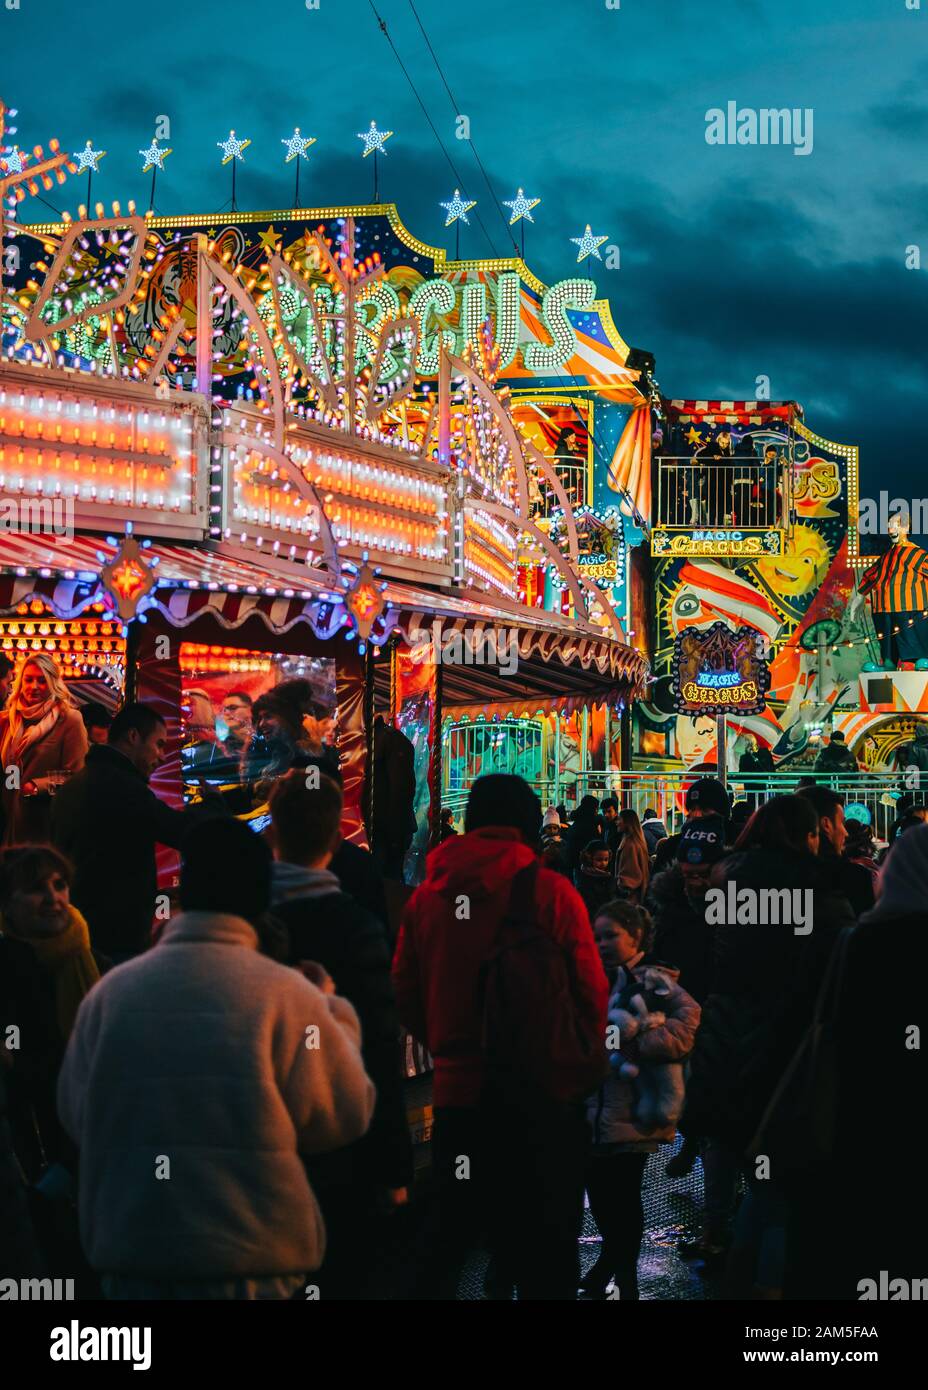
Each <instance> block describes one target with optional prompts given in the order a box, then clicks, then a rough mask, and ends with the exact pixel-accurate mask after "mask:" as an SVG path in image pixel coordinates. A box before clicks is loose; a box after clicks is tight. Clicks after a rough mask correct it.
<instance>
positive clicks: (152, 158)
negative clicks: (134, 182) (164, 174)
mask: <svg viewBox="0 0 928 1390" xmlns="http://www.w3.org/2000/svg"><path fill="white" fill-rule="evenodd" d="M139 154H140V155H141V156H142V158H143V159H144V161H145V163H144V165H143V166H142V173H143V174H147V173H148V171H149V169H163V168H164V161H165V160H166V159H167V157H168V155H169V154H173V150H162V149H159V147H158V137H157V135H156V136H155V138H154V139H153V140H152V142H151V144H150V145H149V147H148V149H147V150H139Z"/></svg>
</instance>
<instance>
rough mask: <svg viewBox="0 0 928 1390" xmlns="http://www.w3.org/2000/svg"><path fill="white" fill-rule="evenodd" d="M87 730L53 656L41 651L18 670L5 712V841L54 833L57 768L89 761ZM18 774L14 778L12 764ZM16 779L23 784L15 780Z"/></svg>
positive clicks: (1, 743) (1, 756)
mask: <svg viewBox="0 0 928 1390" xmlns="http://www.w3.org/2000/svg"><path fill="white" fill-rule="evenodd" d="M86 752H87V731H86V729H85V728H84V721H83V719H82V718H81V716H80V713H79V712H78V710H77V709H76V708H75V706H74V702H73V700H72V699H71V693H70V691H69V690H68V688H67V686H66V685H65V681H64V677H63V676H62V674H61V669H60V667H59V665H58V663H57V661H56V660H55V658H54V657H53V656H50V655H49V654H48V653H47V652H36V653H35V654H33V655H31V656H27V657H26V659H25V660H24V661H23V663H22V665H21V666H20V667H19V669H18V671H17V672H16V676H15V679H14V681H13V689H12V692H11V694H10V699H9V702H8V704H7V707H6V709H5V710H4V711H3V713H2V714H0V770H2V772H3V812H4V820H5V824H4V831H3V843H4V844H5V845H16V844H26V843H31V844H36V843H42V842H44V841H47V840H48V839H49V820H50V816H51V797H52V796H53V795H54V792H55V790H56V788H57V785H58V781H59V778H58V777H57V776H56V774H59V773H72V772H77V771H78V770H79V769H80V768H82V767H83V766H84V755H85V754H86ZM14 767H15V768H16V769H17V772H18V777H17V778H16V779H11V777H10V775H9V769H11V768H14ZM11 780H15V781H16V783H17V785H16V786H12V787H11V786H10V785H9V784H10V781H11Z"/></svg>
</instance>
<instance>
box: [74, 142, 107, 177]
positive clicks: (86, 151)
mask: <svg viewBox="0 0 928 1390" xmlns="http://www.w3.org/2000/svg"><path fill="white" fill-rule="evenodd" d="M105 154H106V150H95V149H94V148H93V146H92V145H91V143H90V141H89V140H88V141H87V144H86V145H85V146H84V148H83V149H82V150H78V151H76V152H75V155H74V158H75V159H76V160H77V173H80V172H81V170H82V169H90V170H91V171H92V173H94V174H98V173H99V172H100V171H99V169H98V168H97V160H98V159H102V158H103V156H104V155H105Z"/></svg>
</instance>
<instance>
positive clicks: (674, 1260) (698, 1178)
mask: <svg viewBox="0 0 928 1390" xmlns="http://www.w3.org/2000/svg"><path fill="white" fill-rule="evenodd" d="M407 1088H408V1095H407V1101H408V1104H409V1105H410V1108H411V1109H414V1110H415V1112H416V1113H417V1115H420V1116H421V1115H422V1113H423V1110H424V1109H425V1107H427V1106H428V1102H429V1098H430V1091H431V1086H430V1079H429V1078H426V1077H420V1078H417V1079H416V1080H415V1081H411V1082H408V1083H407ZM680 1142H681V1141H680V1140H678V1141H677V1143H676V1144H675V1145H674V1146H673V1148H671V1146H670V1145H669V1144H664V1145H663V1146H662V1147H661V1148H660V1149H658V1151H657V1153H656V1154H652V1156H651V1157H650V1158H649V1159H648V1164H647V1167H646V1169H645V1175H644V1186H643V1189H642V1192H643V1198H644V1217H645V1233H644V1239H643V1241H642V1245H641V1256H640V1259H639V1261H638V1284H639V1290H640V1294H641V1297H642V1299H658V1300H667V1299H675V1300H686V1301H689V1302H694V1301H700V1300H705V1299H712V1298H716V1297H718V1282H717V1277H716V1278H714V1277H712V1276H710V1275H709V1274H708V1273H707V1272H706V1271H705V1269H704V1266H703V1264H702V1262H701V1261H688V1260H684V1259H682V1258H681V1257H680V1255H679V1254H678V1250H677V1247H678V1246H679V1244H680V1242H681V1241H684V1240H689V1239H692V1238H694V1237H696V1236H698V1235H699V1230H700V1214H701V1211H702V1165H701V1163H699V1162H698V1161H697V1163H696V1165H695V1167H694V1168H693V1170H692V1172H691V1173H690V1174H689V1175H688V1176H687V1177H685V1178H668V1177H667V1175H666V1174H665V1172H664V1168H665V1166H666V1164H667V1161H668V1160H669V1158H670V1157H671V1155H672V1154H673V1153H675V1152H676V1151H677V1149H678V1148H679V1146H680ZM428 1161H429V1160H428V1144H417V1146H416V1166H417V1169H418V1170H420V1171H424V1170H425V1169H427V1167H428ZM580 1242H581V1248H580V1263H581V1272H582V1273H586V1271H587V1270H588V1269H589V1268H590V1267H591V1266H592V1265H593V1264H594V1263H595V1261H596V1258H597V1256H598V1254H599V1244H600V1238H599V1233H598V1232H597V1230H596V1224H595V1222H594V1221H593V1217H592V1215H591V1214H590V1212H589V1211H588V1210H587V1211H584V1215H583V1232H582V1235H581V1237H580ZM487 1264H488V1256H487V1255H486V1254H485V1253H480V1252H477V1253H475V1255H474V1257H473V1258H472V1259H471V1260H470V1261H469V1263H468V1264H467V1266H466V1268H465V1269H464V1272H463V1275H462V1277H461V1282H460V1285H459V1288H458V1297H459V1298H460V1299H465V1300H475V1299H482V1298H483V1296H484V1295H483V1281H484V1275H485V1273H486V1268H487Z"/></svg>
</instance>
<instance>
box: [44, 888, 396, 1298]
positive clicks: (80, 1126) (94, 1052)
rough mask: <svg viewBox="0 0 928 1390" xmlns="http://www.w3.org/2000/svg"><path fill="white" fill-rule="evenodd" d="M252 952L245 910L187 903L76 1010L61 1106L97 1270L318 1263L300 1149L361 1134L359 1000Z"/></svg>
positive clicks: (251, 1268) (166, 1273) (164, 1271)
mask: <svg viewBox="0 0 928 1390" xmlns="http://www.w3.org/2000/svg"><path fill="white" fill-rule="evenodd" d="M257 946H258V938H257V934H256V933H255V931H254V929H253V928H252V927H251V926H250V925H249V924H248V923H247V922H246V921H245V920H244V919H243V918H241V917H235V916H231V915H227V914H221V913H210V912H186V913H182V914H181V915H180V916H178V917H175V918H173V919H172V920H171V921H170V922H169V923H168V924H167V926H166V927H165V929H164V932H163V933H162V936H161V939H160V941H159V942H158V944H157V946H155V947H154V949H153V950H151V951H148V952H146V953H145V955H143V956H140V957H139V958H138V959H136V960H132V961H128V962H127V963H126V964H125V965H121V966H118V967H117V968H116V969H114V970H111V971H110V972H109V974H108V975H106V976H104V978H103V979H102V980H101V981H100V982H99V984H98V985H96V986H95V987H94V988H93V989H92V990H91V991H90V993H89V994H88V995H87V998H86V999H85V1000H84V1002H83V1004H82V1005H81V1007H80V1010H79V1012H78V1015H77V1022H76V1024H75V1027H74V1031H73V1033H72V1034H71V1040H70V1042H69V1044H68V1050H67V1052H66V1054H65V1059H64V1065H63V1066H62V1069H61V1076H60V1078H59V1081H58V1110H59V1114H60V1116H61V1121H62V1124H63V1125H64V1127H65V1129H66V1130H67V1131H68V1133H69V1134H70V1135H71V1137H72V1138H73V1139H74V1141H75V1142H76V1143H77V1144H78V1145H79V1147H80V1150H81V1165H80V1221H81V1238H82V1241H83V1245H84V1249H85V1250H86V1252H87V1256H88V1258H89V1260H90V1263H91V1265H92V1266H93V1268H94V1269H96V1270H98V1271H100V1272H101V1273H105V1274H127V1275H136V1276H140V1277H148V1278H152V1279H165V1278H177V1277H178V1273H179V1271H180V1270H183V1271H184V1277H185V1278H187V1279H203V1280H213V1279H232V1278H237V1277H241V1278H259V1277H260V1276H262V1275H280V1274H303V1273H305V1272H307V1271H308V1270H312V1269H316V1268H318V1266H319V1264H320V1263H321V1261H322V1257H323V1254H324V1252H325V1231H324V1227H323V1224H322V1217H321V1215H320V1212H319V1207H318V1204H317V1202H316V1199H315V1196H314V1195H313V1192H312V1189H311V1188H310V1185H309V1182H308V1180H307V1177H306V1172H305V1170H304V1167H303V1163H302V1162H301V1155H305V1156H310V1155H313V1154H318V1153H327V1152H328V1151H329V1150H331V1149H337V1148H340V1147H341V1146H342V1145H344V1144H349V1143H351V1142H352V1141H353V1140H355V1139H359V1138H360V1137H361V1135H362V1134H363V1133H364V1131H365V1130H366V1129H367V1126H368V1124H369V1123H370V1119H371V1115H372V1113H373V1109H374V1094H375V1093H374V1087H373V1086H372V1084H371V1082H370V1080H369V1079H368V1077H367V1075H366V1073H365V1071H364V1066H363V1063H362V1061H361V1053H360V1050H359V1042H360V1028H359V1025H358V1018H357V1014H356V1013H355V1011H354V1009H353V1008H352V1007H351V1005H350V1004H349V1003H348V1002H347V1001H346V1000H345V999H340V998H339V997H338V996H337V995H324V994H322V993H321V991H320V990H318V989H317V988H316V986H315V985H312V984H310V982H309V980H307V979H306V978H305V977H304V976H303V975H302V974H300V972H299V971H297V970H292V969H290V968H289V967H288V966H284V965H278V964H277V962H276V961H272V960H269V959H268V957H267V956H262V955H259V953H258V949H257ZM313 1027H314V1028H315V1029H316V1030H317V1032H316V1034H315V1042H316V1045H315V1046H311V1045H310V1043H311V1042H312V1040H313V1035H311V1034H308V1033H307V1029H308V1028H313ZM164 1160H167V1161H169V1162H170V1175H169V1178H165V1177H164V1176H162V1175H161V1174H160V1173H159V1163H161V1164H162V1166H163V1161H164Z"/></svg>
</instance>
